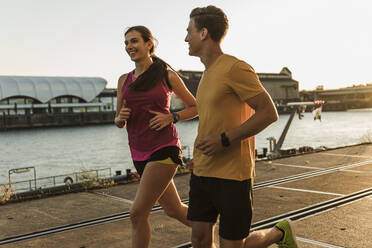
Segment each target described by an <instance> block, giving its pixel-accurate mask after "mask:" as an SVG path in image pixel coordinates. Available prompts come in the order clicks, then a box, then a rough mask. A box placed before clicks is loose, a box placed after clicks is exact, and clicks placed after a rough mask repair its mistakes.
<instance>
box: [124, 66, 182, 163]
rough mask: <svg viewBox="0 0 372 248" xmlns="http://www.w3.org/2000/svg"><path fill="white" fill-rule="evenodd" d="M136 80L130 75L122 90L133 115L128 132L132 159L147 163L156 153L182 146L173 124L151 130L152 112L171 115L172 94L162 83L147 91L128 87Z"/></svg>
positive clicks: (128, 122) (130, 118)
mask: <svg viewBox="0 0 372 248" xmlns="http://www.w3.org/2000/svg"><path fill="white" fill-rule="evenodd" d="M135 80H136V78H135V77H134V75H133V71H132V72H130V73H129V74H128V77H127V79H126V80H125V82H124V85H123V88H122V96H123V101H124V100H126V106H127V107H128V108H130V109H131V110H132V111H131V116H130V117H129V119H128V121H127V132H128V139H129V147H130V151H131V154H132V159H133V160H136V161H144V160H147V159H149V158H150V156H151V154H152V153H154V152H155V151H157V150H159V149H161V148H163V147H166V146H178V147H181V145H180V141H179V138H178V134H177V130H176V127H175V125H174V124H173V123H171V124H170V125H168V126H166V127H165V128H163V129H162V130H160V131H155V130H152V129H151V128H150V127H149V123H150V119H151V118H153V117H154V116H155V115H154V114H152V113H150V112H149V110H153V111H156V112H161V113H164V114H169V113H170V99H171V95H172V92H171V91H168V90H167V89H166V88H165V86H164V85H163V84H162V83H160V82H159V83H158V84H156V86H155V87H154V88H152V89H150V90H147V91H134V90H131V89H129V88H128V87H127V86H128V85H129V84H130V83H132V82H134V81H135Z"/></svg>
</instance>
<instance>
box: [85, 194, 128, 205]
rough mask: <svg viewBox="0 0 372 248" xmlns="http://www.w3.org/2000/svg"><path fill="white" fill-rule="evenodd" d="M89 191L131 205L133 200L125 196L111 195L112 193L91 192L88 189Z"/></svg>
mask: <svg viewBox="0 0 372 248" xmlns="http://www.w3.org/2000/svg"><path fill="white" fill-rule="evenodd" d="M89 193H91V194H95V195H99V196H103V197H107V198H111V199H113V200H117V201H122V202H125V203H128V204H131V205H133V201H131V200H128V199H125V198H121V197H117V196H113V195H106V194H103V193H99V192H91V191H90V192H89Z"/></svg>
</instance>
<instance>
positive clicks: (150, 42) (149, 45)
mask: <svg viewBox="0 0 372 248" xmlns="http://www.w3.org/2000/svg"><path fill="white" fill-rule="evenodd" d="M146 47H147V48H148V49H149V51H151V48H152V50H154V43H153V42H152V41H151V40H149V41H147V42H146Z"/></svg>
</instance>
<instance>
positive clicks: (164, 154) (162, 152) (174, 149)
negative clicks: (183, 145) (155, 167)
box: [133, 146, 183, 176]
mask: <svg viewBox="0 0 372 248" xmlns="http://www.w3.org/2000/svg"><path fill="white" fill-rule="evenodd" d="M167 158H171V159H172V161H173V162H174V163H175V164H179V165H183V161H182V151H181V149H180V148H179V147H178V146H166V147H164V148H161V149H159V150H157V151H155V152H154V153H153V154H151V156H150V158H149V159H147V160H145V161H136V160H133V164H134V167H135V168H136V170H137V172H138V174H139V175H140V176H142V174H143V171H144V170H145V167H146V164H147V163H148V162H151V161H159V160H164V159H167Z"/></svg>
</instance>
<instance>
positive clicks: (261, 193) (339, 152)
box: [0, 144, 372, 248]
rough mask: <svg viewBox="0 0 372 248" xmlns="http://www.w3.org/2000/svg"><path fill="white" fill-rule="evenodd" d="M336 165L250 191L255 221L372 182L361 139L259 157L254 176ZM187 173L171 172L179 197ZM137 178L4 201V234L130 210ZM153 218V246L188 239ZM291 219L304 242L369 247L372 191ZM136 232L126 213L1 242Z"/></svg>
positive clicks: (16, 247) (100, 242)
mask: <svg viewBox="0 0 372 248" xmlns="http://www.w3.org/2000/svg"><path fill="white" fill-rule="evenodd" d="M331 168H337V169H336V170H329V171H327V172H325V173H319V174H315V175H312V176H305V177H303V178H301V177H300V178H298V179H293V180H290V181H287V182H283V183H280V184H275V185H269V186H267V187H259V188H256V189H255V190H254V193H253V194H254V215H253V223H256V222H258V221H262V220H265V219H268V218H272V217H275V216H279V215H282V214H286V213H289V212H292V211H295V210H298V209H302V208H306V207H308V206H312V205H316V204H319V203H322V202H325V201H329V200H332V199H337V198H339V197H342V196H345V195H348V194H352V193H354V192H358V191H361V190H364V189H368V188H371V187H372V145H371V144H365V145H356V146H350V147H344V148H338V149H332V150H326V151H322V152H316V153H308V154H303V155H297V156H292V157H287V158H281V159H276V160H272V161H258V162H256V177H255V183H256V184H260V183H263V182H266V181H271V180H275V179H279V178H286V177H292V176H296V175H308V174H307V173H310V172H318V171H324V170H327V169H331ZM189 178H190V174H183V175H177V176H176V177H175V178H174V181H175V184H176V187H177V189H178V191H179V194H180V197H181V199H187V198H188V191H189V185H188V181H189ZM137 186H138V182H135V183H131V184H126V185H117V186H112V187H107V188H104V189H98V190H93V191H87V192H80V193H70V194H64V195H59V196H54V197H48V198H43V199H38V200H31V201H24V202H19V203H10V204H5V205H0V240H3V239H5V238H8V237H12V236H17V235H23V234H27V233H31V232H35V231H40V230H46V229H49V228H52V227H57V226H63V225H68V224H72V223H77V222H82V221H86V220H91V219H95V218H100V217H104V216H110V215H113V214H118V213H123V212H127V211H129V209H130V207H131V204H132V203H133V200H134V197H135V193H136V188H137ZM150 223H151V230H152V240H151V247H156V248H157V247H159V248H167V247H170V248H172V247H177V246H179V245H180V244H184V243H187V242H189V241H190V237H191V230H190V228H188V227H186V226H184V225H182V224H181V223H179V222H177V221H176V220H174V219H172V218H170V217H168V216H166V215H165V214H164V212H163V211H156V212H152V213H151V215H150ZM294 226H295V228H296V235H297V238H298V240H299V246H300V247H304V248H307V247H358V248H368V247H372V197H371V196H366V197H362V198H361V199H358V200H356V201H350V202H349V203H347V204H344V205H341V206H337V207H334V208H332V209H329V210H327V211H323V212H320V213H316V214H313V215H309V216H307V217H305V218H300V219H297V220H295V221H294ZM131 236H132V234H131V223H130V220H129V219H128V218H126V219H120V220H116V221H112V222H107V223H103V224H96V225H91V226H87V227H83V228H78V229H75V230H71V231H64V232H59V233H56V234H50V235H47V236H42V237H37V238H33V239H28V240H24V241H19V242H14V243H11V244H5V245H2V247H9V248H20V247H22V248H23V247H25V248H44V247H45V248H52V247H53V248H66V247H76V248H82V247H84V248H102V247H110V248H119V247H120V248H125V247H131ZM216 240H218V236H217V237H216ZM0 246H1V245H0ZM217 247H218V242H217ZM271 247H276V246H275V245H273V246H271Z"/></svg>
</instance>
